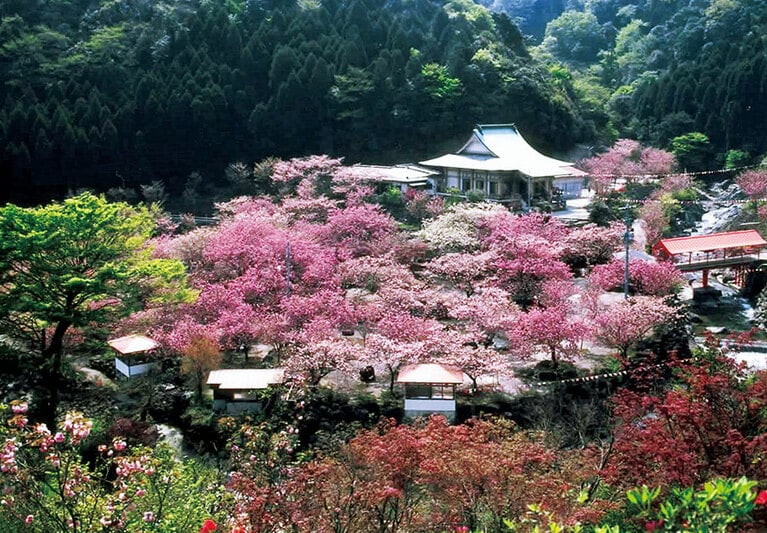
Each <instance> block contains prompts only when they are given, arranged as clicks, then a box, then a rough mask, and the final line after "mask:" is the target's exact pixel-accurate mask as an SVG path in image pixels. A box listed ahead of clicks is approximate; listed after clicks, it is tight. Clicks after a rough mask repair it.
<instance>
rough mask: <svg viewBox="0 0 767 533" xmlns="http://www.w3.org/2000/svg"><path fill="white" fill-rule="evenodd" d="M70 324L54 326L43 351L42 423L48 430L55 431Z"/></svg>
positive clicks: (60, 323)
mask: <svg viewBox="0 0 767 533" xmlns="http://www.w3.org/2000/svg"><path fill="white" fill-rule="evenodd" d="M71 325H72V324H71V322H69V321H66V320H63V321H60V322H59V323H58V324H56V329H55V330H54V332H53V336H52V337H51V343H50V344H49V345H48V346H47V347H45V349H44V350H43V353H42V355H43V365H45V371H44V372H43V380H44V381H43V386H44V387H45V389H46V391H45V392H46V394H47V396H46V398H45V400H44V402H43V421H44V422H45V424H46V425H47V426H48V429H50V430H51V431H55V429H56V411H57V410H58V407H59V386H60V384H61V365H62V362H63V359H64V334H65V333H66V332H67V330H68V329H69V326H71Z"/></svg>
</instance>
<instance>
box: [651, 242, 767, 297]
mask: <svg viewBox="0 0 767 533" xmlns="http://www.w3.org/2000/svg"><path fill="white" fill-rule="evenodd" d="M764 247H767V241H765V240H764V238H763V237H762V236H761V235H760V234H759V232H758V231H756V230H753V229H749V230H743V231H728V232H724V233H712V234H710V235H696V236H693V237H676V238H673V239H661V240H660V241H658V242H657V243H656V244H655V245H654V246H653V247H652V253H653V255H654V256H655V257H657V258H659V259H666V260H670V261H673V262H674V264H675V265H676V267H677V268H679V270H682V271H687V272H690V271H697V270H700V271H702V272H703V286H704V287H707V286H708V272H709V270H710V269H713V268H727V267H736V268H737V267H742V266H743V265H747V264H749V263H753V262H754V261H758V260H759V259H760V254H761V249H762V248H764Z"/></svg>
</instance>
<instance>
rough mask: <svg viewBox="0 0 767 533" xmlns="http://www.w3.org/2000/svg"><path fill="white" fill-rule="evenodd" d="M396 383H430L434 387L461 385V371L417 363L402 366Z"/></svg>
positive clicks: (439, 365)
mask: <svg viewBox="0 0 767 533" xmlns="http://www.w3.org/2000/svg"><path fill="white" fill-rule="evenodd" d="M397 383H431V384H435V385H444V384H456V385H460V384H461V383H463V371H462V370H461V369H460V368H458V367H456V366H451V365H443V364H439V363H418V364H414V365H405V366H403V367H402V368H401V369H400V371H399V374H398V375H397Z"/></svg>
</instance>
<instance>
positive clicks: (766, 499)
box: [754, 490, 767, 505]
mask: <svg viewBox="0 0 767 533" xmlns="http://www.w3.org/2000/svg"><path fill="white" fill-rule="evenodd" d="M754 503H755V504H756V505H767V490H760V491H759V493H758V494H757V495H756V500H754Z"/></svg>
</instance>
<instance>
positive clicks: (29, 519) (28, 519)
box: [24, 514, 35, 525]
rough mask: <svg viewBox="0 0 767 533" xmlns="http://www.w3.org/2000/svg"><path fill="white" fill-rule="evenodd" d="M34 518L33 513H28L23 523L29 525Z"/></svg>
mask: <svg viewBox="0 0 767 533" xmlns="http://www.w3.org/2000/svg"><path fill="white" fill-rule="evenodd" d="M34 519H35V516H34V515H31V514H28V515H27V517H26V518H25V519H24V523H25V524H27V525H29V524H31V523H32V521H33V520H34Z"/></svg>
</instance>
